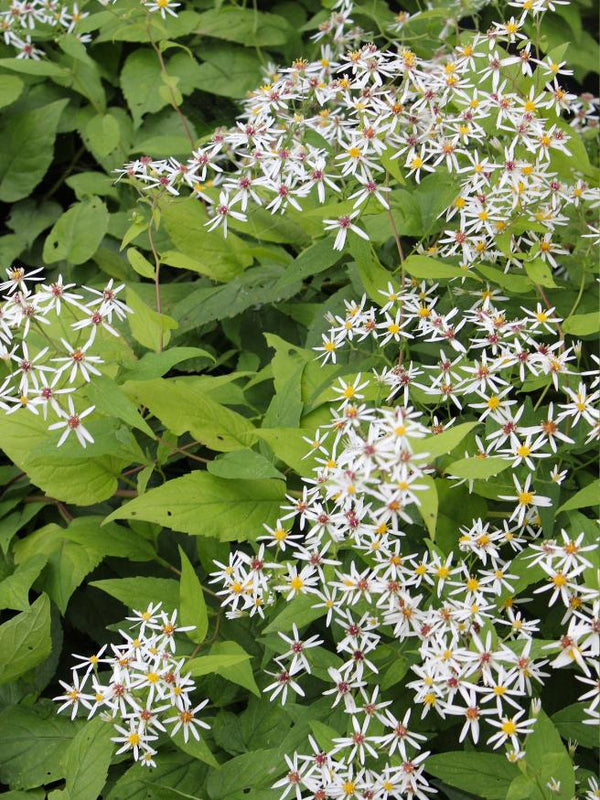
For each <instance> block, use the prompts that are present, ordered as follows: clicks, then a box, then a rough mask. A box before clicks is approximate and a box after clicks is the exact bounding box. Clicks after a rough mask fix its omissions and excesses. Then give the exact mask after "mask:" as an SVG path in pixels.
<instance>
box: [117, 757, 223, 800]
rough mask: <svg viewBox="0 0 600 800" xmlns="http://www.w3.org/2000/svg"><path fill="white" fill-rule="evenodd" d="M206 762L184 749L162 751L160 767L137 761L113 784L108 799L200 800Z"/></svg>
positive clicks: (157, 762) (159, 761)
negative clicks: (146, 765)
mask: <svg viewBox="0 0 600 800" xmlns="http://www.w3.org/2000/svg"><path fill="white" fill-rule="evenodd" d="M206 772H207V767H206V764H204V763H202V762H201V761H198V760H197V758H195V757H190V756H189V755H187V754H186V753H184V752H182V751H181V750H175V751H168V750H163V751H161V754H160V758H159V759H157V761H156V769H153V770H148V769H144V768H143V767H142V766H141V765H140V764H134V765H133V766H132V767H130V768H129V769H128V770H127V772H126V773H125V774H124V775H122V776H121V777H120V778H119V780H118V781H117V782H116V783H115V784H114V785H113V786H112V788H111V790H110V792H109V793H108V794H107V795H103V798H104V797H106V800H198V794H197V792H198V786H203V785H204V781H205V779H206Z"/></svg>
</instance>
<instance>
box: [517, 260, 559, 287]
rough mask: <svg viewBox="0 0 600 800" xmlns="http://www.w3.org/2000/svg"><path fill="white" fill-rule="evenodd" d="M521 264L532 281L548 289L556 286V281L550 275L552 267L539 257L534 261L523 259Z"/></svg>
mask: <svg viewBox="0 0 600 800" xmlns="http://www.w3.org/2000/svg"><path fill="white" fill-rule="evenodd" d="M523 266H524V267H525V272H526V273H527V275H528V276H529V279H530V280H531V282H532V283H534V284H536V285H537V284H539V285H540V286H546V287H547V288H549V289H555V288H556V283H555V282H554V278H553V277H552V268H551V267H550V265H549V264H546V262H545V261H542V259H541V258H536V259H535V260H534V261H525V263H524V264H523Z"/></svg>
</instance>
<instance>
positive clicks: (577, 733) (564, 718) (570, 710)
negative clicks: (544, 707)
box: [552, 703, 598, 749]
mask: <svg viewBox="0 0 600 800" xmlns="http://www.w3.org/2000/svg"><path fill="white" fill-rule="evenodd" d="M585 709H586V705H585V703H572V704H571V705H570V706H566V707H565V708H561V709H560V711H557V712H556V713H555V714H553V715H552V722H553V724H554V727H555V728H556V730H557V731H558V732H559V733H560V735H561V736H562V738H563V739H572V740H573V741H575V742H579V744H580V745H581V746H582V747H589V748H591V749H595V748H597V747H598V731H597V729H596V727H595V726H594V725H586V724H584V720H589V719H590V717H589V716H588V715H587V714H586V713H585Z"/></svg>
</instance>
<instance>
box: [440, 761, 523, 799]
mask: <svg viewBox="0 0 600 800" xmlns="http://www.w3.org/2000/svg"><path fill="white" fill-rule="evenodd" d="M427 772H428V773H430V774H431V775H435V777H436V778H441V780H443V781H444V782H445V783H448V784H449V785H450V786H456V787H457V788H458V789H464V790H465V791H466V792H471V793H472V794H475V795H478V796H479V797H483V798H485V800H504V798H505V797H506V793H507V791H508V788H509V786H510V784H511V782H512V781H513V779H514V778H515V777H516V776H517V775H518V774H519V772H518V769H517V767H516V766H515V765H514V764H510V763H509V762H508V761H507V760H506V758H505V757H504V756H501V755H496V754H493V753H478V752H476V751H470V752H468V753H466V752H463V751H460V750H459V751H455V752H451V753H440V754H439V755H433V756H430V757H429V758H428V759H427Z"/></svg>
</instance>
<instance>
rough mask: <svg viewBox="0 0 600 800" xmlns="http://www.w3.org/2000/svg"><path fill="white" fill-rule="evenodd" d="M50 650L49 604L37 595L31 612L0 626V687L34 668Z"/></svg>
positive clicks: (18, 615)
mask: <svg viewBox="0 0 600 800" xmlns="http://www.w3.org/2000/svg"><path fill="white" fill-rule="evenodd" d="M51 649H52V640H51V638H50V600H49V599H48V595H47V594H41V595H40V596H39V597H38V599H37V600H36V601H35V603H33V605H32V606H31V608H29V609H27V611H22V612H21V613H20V614H17V615H16V616H14V617H12V618H11V619H9V620H8V622H5V623H4V624H3V625H0V685H2V684H4V683H10V681H14V680H15V679H16V678H19V677H20V676H21V675H24V674H25V673H26V672H29V670H31V669H33V668H34V667H37V665H38V664H41V663H42V661H44V660H45V659H46V658H47V657H48V655H49V654H50V650H51Z"/></svg>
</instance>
